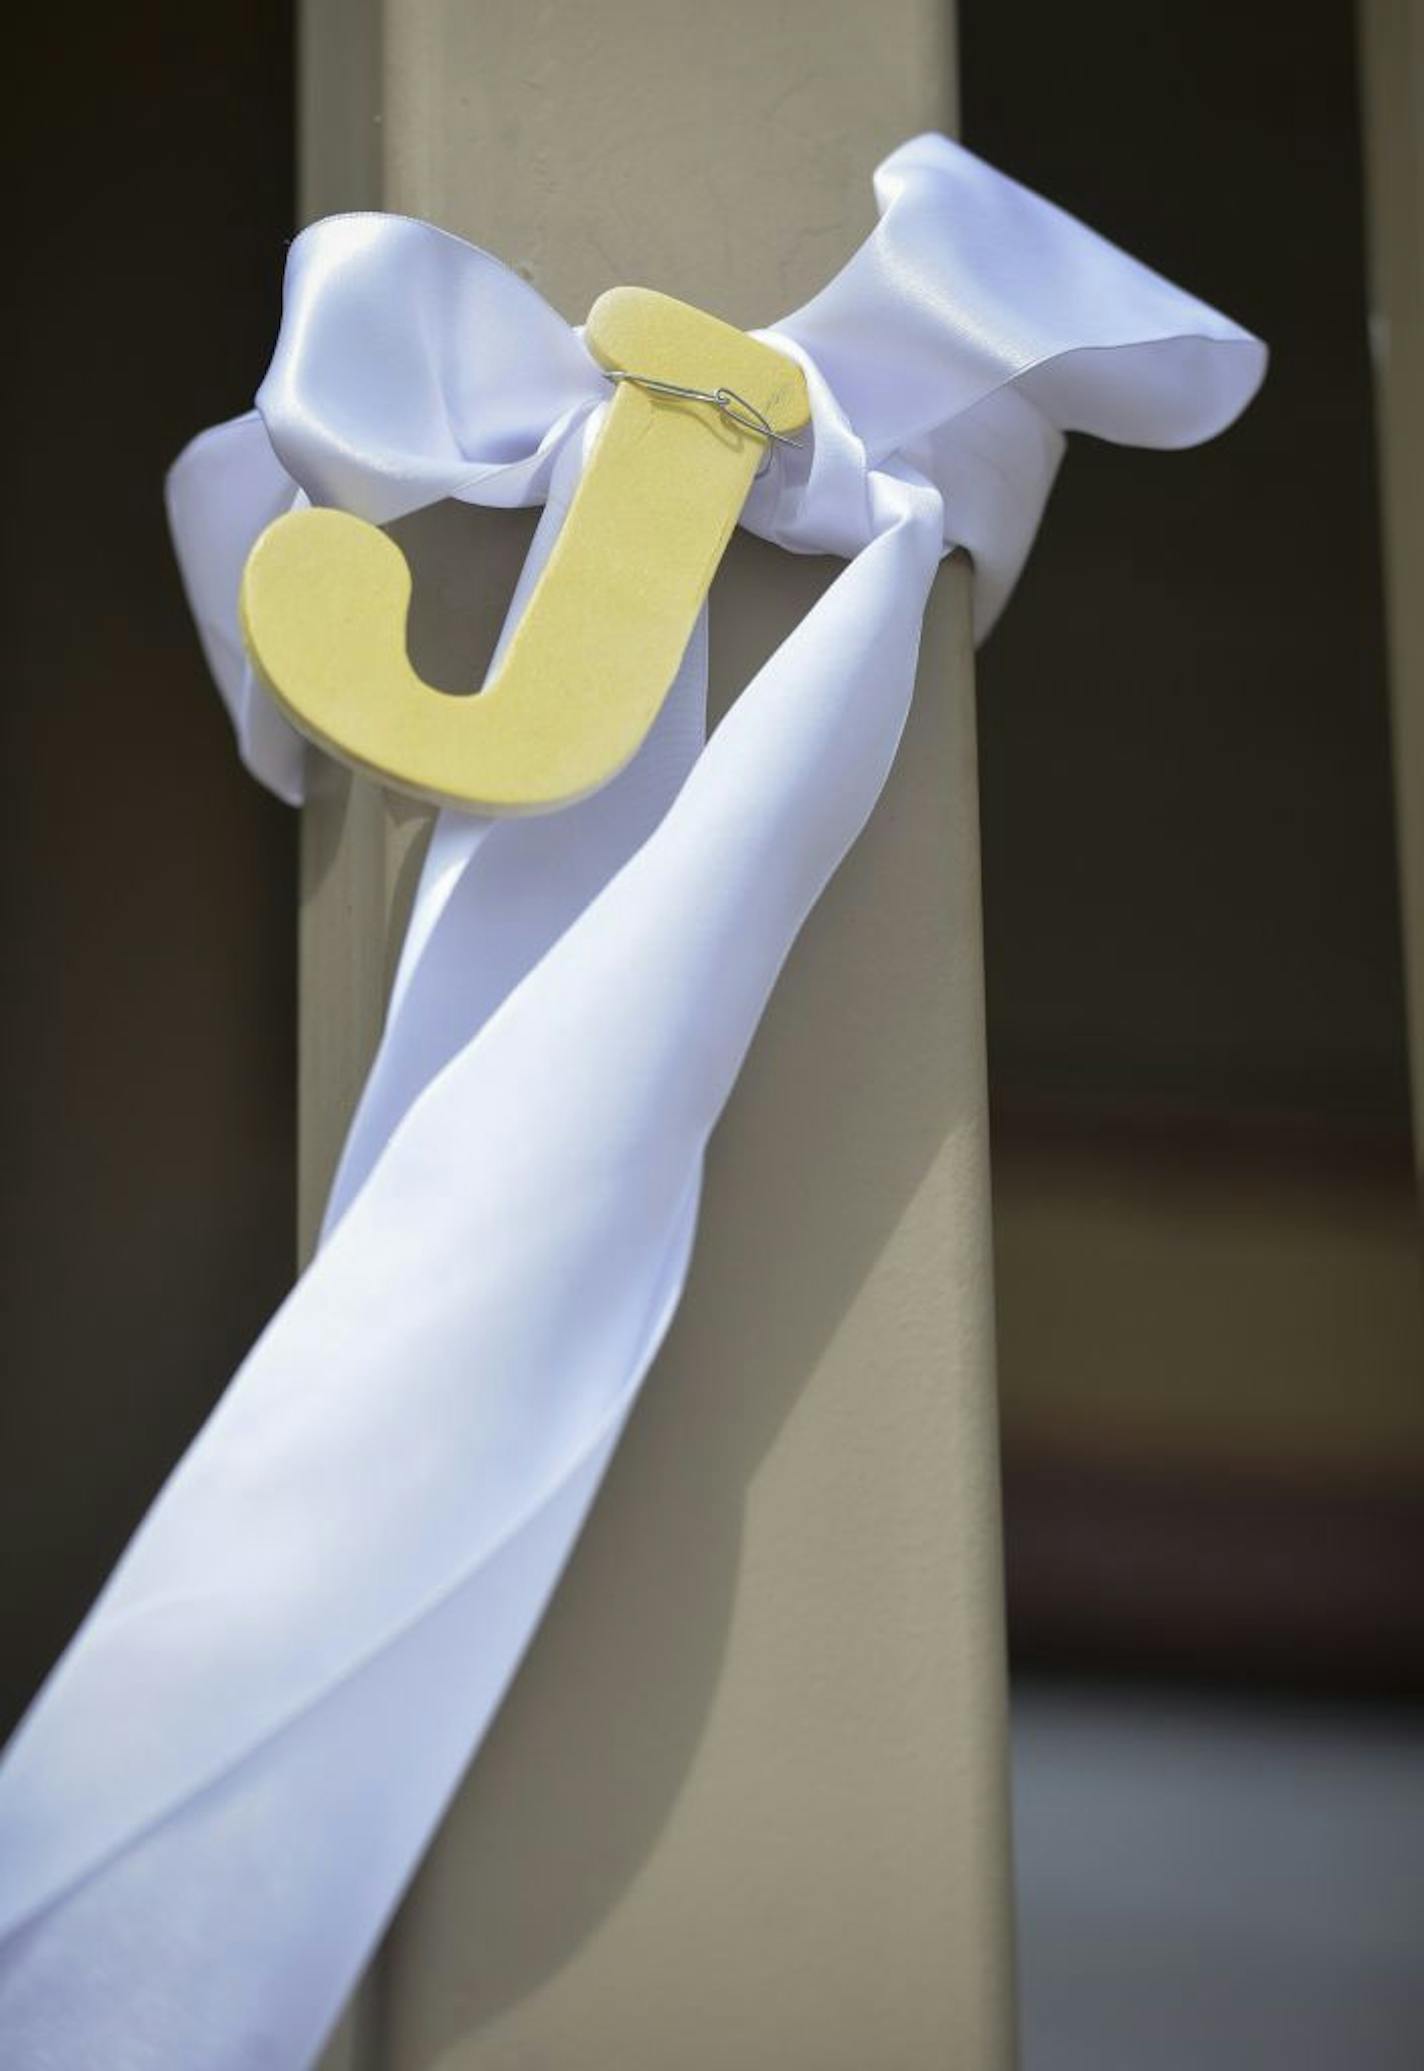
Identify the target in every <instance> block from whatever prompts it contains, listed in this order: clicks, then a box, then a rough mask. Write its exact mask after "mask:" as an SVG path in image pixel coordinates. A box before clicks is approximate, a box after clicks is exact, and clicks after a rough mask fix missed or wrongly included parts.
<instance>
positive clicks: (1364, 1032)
mask: <svg viewBox="0 0 1424 2071" xmlns="http://www.w3.org/2000/svg"><path fill="white" fill-rule="evenodd" d="M960 34H961V52H962V65H963V97H964V98H963V129H964V136H965V140H966V141H967V142H968V143H970V144H971V145H973V146H974V147H975V148H976V149H977V150H979V151H980V152H982V153H983V154H984V155H985V156H986V157H988V158H990V159H992V160H994V161H995V162H997V163H1001V164H1003V165H1005V166H1007V167H1010V168H1012V169H1013V171H1014V172H1015V173H1016V174H1018V175H1020V176H1021V177H1022V178H1024V179H1026V180H1027V181H1028V182H1029V183H1030V184H1031V185H1034V186H1038V187H1041V188H1042V189H1043V191H1045V192H1046V193H1049V194H1052V195H1053V196H1054V197H1055V198H1056V199H1058V200H1059V201H1061V202H1062V203H1063V204H1064V205H1065V206H1067V207H1068V208H1071V209H1073V210H1074V211H1075V212H1077V213H1079V214H1081V215H1083V216H1084V217H1085V218H1086V219H1087V220H1088V221H1089V222H1091V223H1094V224H1095V225H1097V226H1098V227H1099V228H1101V229H1102V230H1104V231H1105V232H1107V233H1108V234H1109V235H1111V236H1113V237H1115V238H1117V239H1118V240H1119V241H1120V242H1121V243H1123V244H1125V245H1126V246H1127V248H1128V249H1129V250H1131V251H1134V252H1138V253H1141V254H1143V255H1145V256H1148V257H1150V258H1151V260H1152V262H1153V264H1154V265H1157V266H1159V267H1161V269H1162V270H1163V271H1164V272H1166V273H1167V274H1168V275H1170V276H1171V277H1172V278H1174V279H1177V280H1181V281H1183V282H1186V283H1189V284H1190V285H1191V286H1192V288H1193V289H1195V290H1196V291H1197V292H1199V293H1201V294H1203V295H1204V296H1206V297H1207V299H1208V300H1210V301H1213V302H1215V303H1216V304H1217V305H1218V306H1220V307H1221V308H1223V309H1226V310H1229V311H1230V312H1231V314H1232V315H1233V316H1235V317H1237V318H1238V319H1239V320H1240V321H1241V322H1243V323H1245V324H1247V325H1249V326H1250V327H1251V328H1252V329H1254V330H1256V331H1257V332H1259V333H1260V335H1261V336H1262V337H1264V338H1265V339H1267V340H1268V342H1269V344H1270V346H1271V351H1272V363H1271V370H1270V374H1269V377H1268V379H1267V382H1266V386H1265V388H1264V390H1263V391H1262V393H1261V395H1260V397H1259V398H1258V399H1257V401H1256V402H1255V403H1254V404H1253V405H1252V407H1251V409H1250V410H1249V411H1248V412H1247V414H1246V416H1245V417H1244V419H1243V420H1242V421H1241V423H1240V424H1238V425H1237V426H1236V427H1234V428H1233V430H1232V431H1231V432H1229V433H1228V434H1227V435H1226V436H1225V437H1224V438H1222V439H1220V440H1219V441H1217V442H1215V443H1213V444H1211V445H1209V446H1205V447H1202V448H1201V449H1199V450H1197V451H1194V452H1191V453H1185V454H1172V455H1160V456H1159V455H1153V454H1147V453H1139V452H1129V451H1125V450H1118V449H1115V448H1112V447H1109V446H1106V445H1103V444H1099V443H1095V442H1092V441H1088V440H1081V441H1077V442H1075V444H1074V449H1073V451H1072V452H1071V454H1070V457H1069V460H1068V463H1067V465H1066V467H1065V469H1064V473H1063V476H1062V479H1061V482H1060V485H1059V487H1058V489H1057V491H1056V492H1055V496H1054V500H1053V503H1052V505H1051V506H1050V513H1049V518H1048V522H1047V524H1046V526H1045V528H1044V532H1043V535H1042V537H1041V539H1040V541H1039V544H1038V546H1037V548H1036V549H1035V552H1034V555H1033V557H1032V559H1031V561H1030V564H1029V567H1028V570H1027V572H1026V575H1025V578H1024V581H1023V584H1022V587H1021V589H1020V591H1019V594H1018V596H1017V597H1016V599H1015V603H1014V609H1013V610H1012V611H1011V612H1010V613H1009V614H1008V615H1007V616H1006V618H1005V620H1004V622H1003V625H1002V627H1001V629H1000V630H999V631H998V632H997V633H996V635H995V636H994V638H993V639H992V640H991V641H990V643H989V645H988V647H987V649H986V650H985V652H984V654H983V655H982V657H981V664H980V687H981V724H982V743H983V747H982V755H983V775H984V858H985V900H986V909H987V958H988V993H989V1039H990V1075H991V1084H992V1094H993V1102H994V1152H995V1193H996V1236H997V1243H998V1274H999V1317H1000V1333H1001V1335H1000V1384H1001V1390H1002V1398H1003V1407H1004V1418H1005V1429H1006V1444H1007V1464H1006V1478H1007V1493H1008V1502H1009V1547H1010V1557H1011V1592H1012V1615H1013V1627H1014V1642H1015V1652H1016V1657H1017V1661H1018V1664H1019V1666H1020V1667H1021V1668H1024V1669H1027V1668H1029V1667H1031V1666H1045V1667H1046V1666H1049V1665H1055V1664H1063V1665H1065V1666H1068V1667H1071V1668H1075V1669H1080V1670H1081V1669H1085V1668H1087V1667H1089V1666H1090V1665H1091V1666H1094V1667H1099V1668H1103V1669H1114V1670H1117V1669H1124V1670H1151V1671H1154V1672H1156V1671H1162V1672H1167V1671H1171V1672H1174V1673H1192V1674H1197V1675H1220V1676H1229V1677H1231V1678H1232V1679H1234V1680H1237V1681H1250V1682H1257V1683H1271V1682H1288V1683H1290V1684H1292V1685H1302V1684H1315V1685H1317V1686H1320V1687H1323V1688H1331V1689H1337V1688H1344V1687H1346V1686H1347V1685H1348V1686H1353V1687H1356V1688H1359V1689H1361V1690H1370V1691H1374V1692H1378V1693H1380V1694H1386V1693H1402V1692H1405V1691H1409V1692H1412V1693H1414V1694H1418V1692H1419V1690H1420V1687H1421V1678H1422V1677H1424V1648H1421V1646H1420V1638H1421V1627H1424V1502H1421V1493H1424V1385H1421V1383H1424V1308H1422V1306H1421V1288H1420V1273H1419V1260H1420V1246H1419V1234H1418V1233H1419V1225H1418V1219H1417V1206H1416V1201H1415V1198H1414V1193H1413V1187H1412V1181H1411V1163H1410V1158H1411V1152H1410V1120H1409V1088H1408V1070H1407V1055H1406V1045H1405V1022H1404V1006H1403V984H1402V976H1401V954H1400V916H1399V908H1398V897H1397V891H1396V883H1397V874H1396V856H1395V839H1394V816H1393V803H1392V788H1391V774H1390V742H1389V721H1388V686H1387V681H1386V672H1385V660H1384V654H1385V641H1384V619H1383V610H1382V597H1381V578H1380V538H1379V519H1378V497H1377V485H1376V479H1375V447H1374V425H1373V398H1372V388H1371V377H1370V360H1369V341H1368V328H1367V301H1366V286H1365V283H1366V263H1365V241H1364V240H1365V209H1364V196H1363V189H1362V165H1361V138H1360V125H1359V115H1358V101H1357V80H1356V64H1355V22H1354V14H1353V9H1352V8H1351V7H1350V6H1349V5H1348V4H1345V0H1310V4H1307V5H1303V6H1298V7H1295V8H1292V9H1289V10H1285V9H1281V8H1276V7H1260V8H1244V9H1243V8H1239V7H1234V6H1230V5H1228V4H1226V0H1201V4H1198V5H1196V6H1194V7H1192V8H1166V7H1155V8H1144V7H1142V6H1140V5H1134V4H1131V0H1095V4H1094V5H1092V6H1090V7H1086V8H1078V9H1071V10H1065V9H1061V8H1054V7H1052V6H1050V5H1048V4H1047V0H1025V4H1023V5H1020V6H1019V7H1016V8H1014V9H1012V10H1009V9H1004V8H1000V7H996V6H994V5H992V4H991V0H964V4H962V5H961V9H960ZM1065 81H1071V91H1065Z"/></svg>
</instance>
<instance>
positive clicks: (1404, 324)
mask: <svg viewBox="0 0 1424 2071" xmlns="http://www.w3.org/2000/svg"><path fill="white" fill-rule="evenodd" d="M1359 19H1360V50H1361V68H1362V74H1363V86H1364V92H1363V95H1362V104H1361V113H1362V117H1363V125H1364V134H1365V168H1366V173H1367V175H1368V188H1369V246H1370V321H1371V333H1372V339H1373V344H1374V363H1375V400H1376V410H1377V422H1378V430H1379V451H1380V489H1381V512H1382V517H1383V521H1384V568H1385V591H1386V598H1387V605H1388V634H1389V670H1390V698H1391V707H1392V711H1393V727H1394V771H1395V798H1396V802H1397V812H1398V825H1399V860H1400V880H1401V889H1402V894H1403V907H1404V955H1405V975H1406V981H1407V984H1408V991H1409V1054H1410V1072H1411V1077H1412V1079H1413V1085H1414V1154H1415V1162H1416V1165H1417V1167H1418V1169H1419V1172H1420V1176H1421V1182H1422V1183H1424V5H1421V4H1420V0H1361V6H1360V10H1359Z"/></svg>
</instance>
